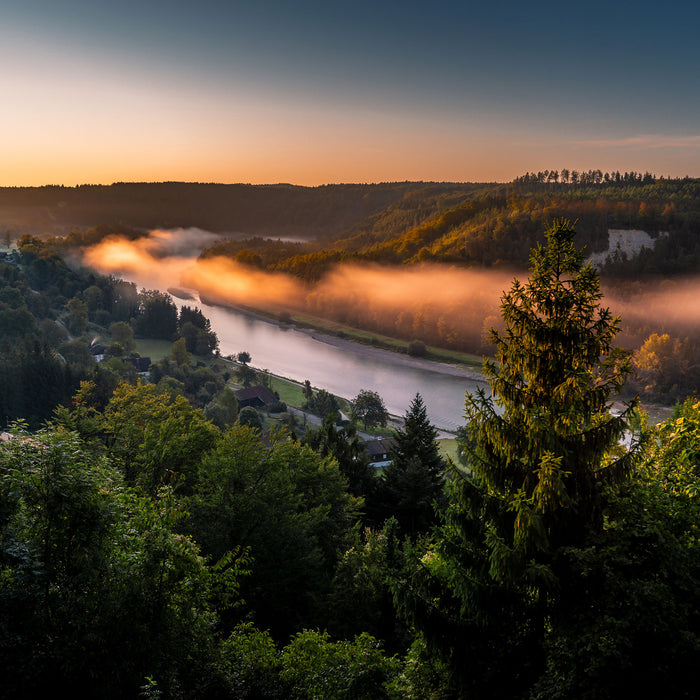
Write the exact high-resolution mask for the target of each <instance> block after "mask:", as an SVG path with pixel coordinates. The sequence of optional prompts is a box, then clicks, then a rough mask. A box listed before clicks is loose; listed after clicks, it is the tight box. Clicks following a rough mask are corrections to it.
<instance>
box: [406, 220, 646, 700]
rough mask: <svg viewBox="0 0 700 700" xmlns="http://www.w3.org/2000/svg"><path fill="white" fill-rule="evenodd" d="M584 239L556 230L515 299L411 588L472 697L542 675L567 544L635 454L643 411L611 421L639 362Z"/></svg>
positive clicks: (509, 692)
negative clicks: (588, 262)
mask: <svg viewBox="0 0 700 700" xmlns="http://www.w3.org/2000/svg"><path fill="white" fill-rule="evenodd" d="M574 235H575V232H574V230H573V228H572V226H571V225H570V224H569V222H566V221H561V222H554V224H553V225H552V226H551V228H550V229H549V230H548V231H547V232H546V244H545V245H544V246H542V245H540V246H538V247H537V248H536V249H535V250H534V252H533V254H532V256H531V264H532V267H531V277H530V279H529V280H528V281H527V283H525V284H521V283H520V282H519V281H517V280H516V281H515V282H514V283H513V286H512V288H511V290H510V291H509V292H507V293H506V294H505V295H504V297H503V300H502V306H501V308H502V315H503V319H504V322H505V330H504V332H503V333H498V332H496V331H492V340H493V341H494V343H495V345H496V347H497V357H496V361H495V362H494V361H487V362H485V365H484V373H485V375H486V377H487V378H488V380H489V382H490V384H491V387H492V392H493V397H487V396H486V395H485V393H484V392H483V391H479V392H478V393H477V394H476V395H468V396H467V400H466V418H467V426H466V436H467V438H466V441H465V443H464V445H463V449H464V451H465V453H466V455H467V462H468V469H469V472H468V473H467V474H465V473H464V472H460V471H458V470H457V469H453V470H452V479H451V483H450V485H449V498H450V504H449V506H448V509H447V512H446V517H445V520H444V523H443V524H442V527H441V530H440V536H439V539H438V541H437V543H436V546H435V547H434V548H433V549H431V550H429V551H428V552H421V554H422V558H421V559H420V562H419V564H418V565H416V566H414V567H413V568H409V569H407V573H408V578H407V579H406V580H404V581H403V585H402V586H400V589H399V599H400V601H401V604H402V607H403V610H404V612H405V613H406V614H407V615H408V617H409V618H410V619H411V620H412V621H413V622H414V623H415V625H416V627H417V628H418V629H419V630H421V631H422V633H423V634H424V635H425V637H426V638H427V640H428V641H429V643H430V644H431V646H432V647H433V649H436V650H438V651H439V652H441V655H442V656H443V657H444V658H445V659H446V660H447V662H448V665H449V666H450V668H451V670H452V674H453V681H454V682H455V685H456V686H457V687H458V688H459V692H460V694H461V695H464V696H466V697H477V698H478V697H503V698H509V697H522V696H523V695H526V693H527V690H528V689H529V688H530V687H532V684H533V683H534V682H535V680H536V679H537V678H538V677H539V676H540V674H541V673H542V671H543V668H544V649H545V637H546V633H547V628H548V624H549V621H550V620H551V614H552V612H553V611H554V609H555V608H556V605H557V591H558V590H559V589H560V587H561V586H565V585H566V577H567V565H566V552H567V551H568V550H567V548H570V547H576V546H579V545H582V544H584V543H585V542H586V539H587V537H588V536H589V535H591V534H593V533H596V532H598V531H599V529H600V528H601V526H602V505H603V504H602V493H603V488H602V484H603V483H605V482H607V483H615V482H616V481H620V480H622V479H624V476H625V474H626V472H627V470H628V469H629V468H630V466H631V464H632V462H633V460H634V457H635V454H634V452H633V451H624V450H623V449H622V448H621V447H620V445H619V441H620V438H621V436H622V434H623V433H624V431H625V429H626V426H627V418H628V415H629V411H630V410H631V407H629V408H628V409H627V410H626V411H624V412H622V413H621V414H618V415H615V414H613V413H612V412H611V407H612V406H611V398H612V397H613V396H614V394H615V393H616V392H618V391H619V390H620V389H621V387H622V385H623V383H624V380H625V378H626V376H627V374H628V373H629V371H630V359H629V354H628V353H626V352H624V351H622V350H620V349H616V348H613V345H612V343H613V339H614V337H615V334H616V332H617V328H618V319H616V318H613V317H612V316H611V314H610V311H609V310H608V309H606V308H602V307H601V306H600V300H601V297H602V294H601V292H600V285H599V280H598V278H597V275H596V273H595V271H594V270H593V269H592V268H591V267H590V266H584V264H583V254H582V253H581V252H580V251H578V250H577V249H576V248H575V247H574V243H573V238H574Z"/></svg>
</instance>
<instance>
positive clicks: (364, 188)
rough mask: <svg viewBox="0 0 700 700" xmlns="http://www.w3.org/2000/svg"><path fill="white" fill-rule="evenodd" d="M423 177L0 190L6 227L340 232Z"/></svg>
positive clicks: (309, 234)
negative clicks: (389, 180)
mask: <svg viewBox="0 0 700 700" xmlns="http://www.w3.org/2000/svg"><path fill="white" fill-rule="evenodd" d="M423 187H424V185H423V183H413V182H404V183H382V184H347V185H326V186H322V187H300V186H294V185H288V184H279V185H250V184H232V185H227V184H216V183H186V182H161V183H114V184H112V185H80V186H77V187H63V186H46V187H3V188H0V225H1V226H2V227H3V228H10V229H13V230H17V231H27V230H29V231H39V232H54V231H55V232H65V233H67V232H68V231H70V230H71V229H72V228H74V227H80V228H83V227H95V226H98V225H100V224H103V225H110V226H113V225H118V226H124V227H133V228H177V227H184V228H187V227H198V228H201V229H205V230H208V231H216V232H231V233H235V232H244V233H248V234H254V235H273V236H281V235H296V236H301V237H305V238H309V237H324V236H334V235H338V234H339V233H340V232H342V231H344V230H346V229H348V228H350V227H352V226H353V225H355V224H356V223H357V222H358V221H361V220H362V219H364V218H366V217H368V216H372V215H374V214H376V213H378V212H380V211H382V210H383V209H385V208H386V207H388V206H390V205H391V204H392V203H393V202H396V201H397V200H400V199H401V198H402V197H403V196H404V195H405V194H406V193H408V192H411V191H413V190H416V189H421V188H423Z"/></svg>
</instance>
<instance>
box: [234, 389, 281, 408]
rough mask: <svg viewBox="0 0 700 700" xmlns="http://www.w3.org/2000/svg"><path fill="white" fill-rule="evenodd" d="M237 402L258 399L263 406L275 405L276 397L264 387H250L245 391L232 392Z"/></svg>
mask: <svg viewBox="0 0 700 700" xmlns="http://www.w3.org/2000/svg"><path fill="white" fill-rule="evenodd" d="M234 393H235V396H236V400H237V401H239V402H240V401H250V400H251V399H259V400H260V401H262V402H263V403H264V404H266V405H267V404H269V403H275V401H277V397H276V396H275V395H274V394H273V393H272V392H271V391H270V390H269V389H267V388H266V387H264V386H251V387H249V388H247V389H239V390H238V391H236V392H234Z"/></svg>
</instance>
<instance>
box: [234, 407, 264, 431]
mask: <svg viewBox="0 0 700 700" xmlns="http://www.w3.org/2000/svg"><path fill="white" fill-rule="evenodd" d="M238 422H239V423H240V424H241V425H245V426H247V427H248V428H251V429H252V430H257V431H258V432H259V433H262V429H263V419H262V417H261V416H260V414H259V413H258V412H257V411H256V410H255V409H254V408H253V407H252V406H245V407H243V408H242V409H241V411H240V413H239V414H238Z"/></svg>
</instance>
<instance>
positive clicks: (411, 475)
mask: <svg viewBox="0 0 700 700" xmlns="http://www.w3.org/2000/svg"><path fill="white" fill-rule="evenodd" d="M437 435H438V432H437V430H436V429H435V427H434V426H433V425H432V424H431V423H430V420H429V419H428V413H427V410H426V408H425V404H424V403H423V398H422V397H421V395H420V394H416V396H415V398H414V399H413V401H412V402H411V405H410V406H409V408H408V410H407V411H406V415H405V416H404V424H403V428H398V429H397V430H396V435H395V437H394V440H393V447H392V449H391V457H392V461H391V464H390V465H389V466H387V467H386V469H385V470H384V474H383V475H382V486H383V488H382V490H381V493H382V494H383V496H384V507H385V509H386V510H387V511H388V512H387V513H385V516H386V517H389V516H392V515H393V516H394V517H396V519H397V520H398V522H399V525H400V527H401V530H402V532H403V533H407V534H411V535H415V534H417V533H419V532H425V531H426V530H428V528H429V527H430V526H431V525H432V524H434V523H435V521H436V506H437V507H440V506H444V491H443V486H444V480H445V462H444V460H443V459H442V457H441V456H440V452H439V449H438V444H437Z"/></svg>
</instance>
